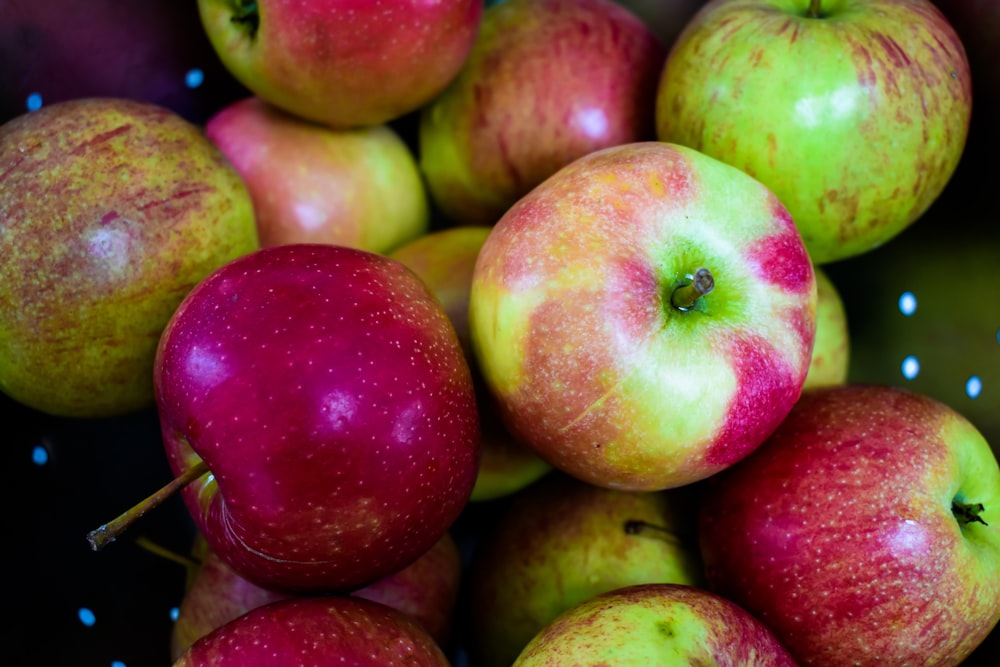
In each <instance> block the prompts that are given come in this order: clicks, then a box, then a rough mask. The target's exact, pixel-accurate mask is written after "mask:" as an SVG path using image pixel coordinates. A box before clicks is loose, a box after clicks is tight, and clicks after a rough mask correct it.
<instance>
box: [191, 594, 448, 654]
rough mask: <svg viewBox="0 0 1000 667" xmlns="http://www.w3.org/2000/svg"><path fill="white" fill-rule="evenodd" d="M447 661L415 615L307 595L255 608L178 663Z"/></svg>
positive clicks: (366, 602) (373, 604) (350, 599)
mask: <svg viewBox="0 0 1000 667" xmlns="http://www.w3.org/2000/svg"><path fill="white" fill-rule="evenodd" d="M334 663H336V664H346V665H354V666H356V667H389V666H394V665H407V666H408V667H449V663H448V660H447V658H446V657H445V655H444V653H443V652H442V651H441V648H440V647H439V646H438V645H437V643H435V641H434V640H433V638H431V636H430V635H429V634H427V631H426V630H424V629H423V628H422V627H421V626H420V625H419V624H418V623H417V622H416V621H414V620H413V619H411V618H410V617H409V616H407V615H406V614H404V613H402V612H400V611H397V610H395V609H392V608H391V607H387V606H385V605H384V604H381V603H378V602H372V601H371V600H363V599H360V598H354V597H346V596H345V597H342V596H332V597H308V598H291V599H286V600H279V601H277V602H272V603H270V604H266V605H264V606H262V607H257V608H256V609H253V610H251V611H249V612H247V613H246V614H244V615H243V616H240V617H239V618H236V619H234V620H232V621H230V622H229V623H227V624H225V625H223V626H222V627H219V628H217V629H216V630H214V631H212V632H211V633H209V634H208V635H206V636H204V637H202V638H201V639H199V640H198V641H197V642H195V643H194V644H193V645H192V646H191V648H189V649H188V650H187V651H186V652H185V653H184V654H182V655H181V657H180V658H178V659H177V660H176V661H175V662H174V667H222V666H224V665H228V666H231V667H245V666H246V665H332V664H334Z"/></svg>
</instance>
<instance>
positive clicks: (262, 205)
mask: <svg viewBox="0 0 1000 667" xmlns="http://www.w3.org/2000/svg"><path fill="white" fill-rule="evenodd" d="M205 135H206V136H207V137H208V138H209V140H211V141H212V142H213V143H214V144H215V145H216V146H218V147H219V149H220V150H221V151H222V153H223V154H224V155H225V156H226V157H227V158H228V159H229V161H230V162H232V164H233V166H234V167H235V168H236V170H237V171H238V172H239V173H240V175H241V176H242V177H243V180H244V182H245V183H246V184H247V189H248V190H249V191H250V195H251V197H252V199H253V204H254V211H255V212H256V217H257V229H258V232H259V234H260V242H261V245H262V246H265V247H266V246H272V245H278V244H281V243H333V244H339V245H347V246H351V247H354V248H361V249H362V250H371V251H373V252H385V251H388V250H390V249H392V248H394V247H396V246H399V245H401V244H403V243H405V242H407V241H410V240H412V239H414V238H416V237H418V236H421V235H422V234H424V233H425V232H426V231H427V228H428V225H429V219H430V210H429V206H428V203H427V195H426V192H425V188H424V183H423V180H422V178H421V175H420V171H419V169H418V167H417V162H416V159H415V158H414V156H413V154H412V153H411V152H410V149H409V147H408V146H407V145H406V144H405V143H404V142H403V140H402V139H401V138H400V137H399V135H398V134H397V133H396V132H395V131H394V130H393V129H392V128H391V127H389V126H388V125H377V126H373V127H365V128H358V129H352V130H333V129H331V128H328V127H326V126H323V125H318V124H316V123H311V122H308V121H305V120H302V119H301V118H298V117H296V116H292V115H290V114H288V113H286V112H284V111H281V110H280V109H278V108H276V107H274V106H272V105H270V104H267V103H266V102H264V101H263V100H261V99H260V98H257V97H248V98H244V99H242V100H239V101H237V102H234V103H233V104H231V105H229V106H227V107H226V108H224V109H222V110H220V111H219V112H218V113H217V114H215V115H214V116H212V118H210V119H209V120H208V122H207V123H206V125H205Z"/></svg>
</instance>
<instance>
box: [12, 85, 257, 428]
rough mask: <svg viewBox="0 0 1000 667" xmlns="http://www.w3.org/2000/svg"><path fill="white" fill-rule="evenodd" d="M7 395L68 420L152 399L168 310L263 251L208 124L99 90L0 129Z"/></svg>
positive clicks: (243, 195)
mask: <svg viewBox="0 0 1000 667" xmlns="http://www.w3.org/2000/svg"><path fill="white" fill-rule="evenodd" d="M0 181H2V183H3V187H2V188H0V257H2V258H3V259H2V261H0V391H3V392H4V393H6V394H8V395H10V396H11V397H12V398H14V399H15V400H17V401H20V402H22V403H24V404H26V405H28V406H30V407H32V408H35V409H37V410H40V411H43V412H47V413H50V414H54V415H60V416H68V417H99V416H112V415H120V414H124V413H127V412H132V411H135V410H139V409H141V408H144V407H150V406H152V404H153V380H152V371H153V358H154V355H155V352H156V345H157V341H158V339H159V337H160V333H161V332H162V331H163V327H164V326H165V325H166V323H167V320H168V319H169V318H170V316H171V315H172V314H173V312H174V309H175V308H177V305H178V304H179V303H180V302H181V299H183V298H184V296H185V295H186V294H187V293H188V291H189V290H190V289H191V288H192V287H194V286H195V284H196V283H198V282H199V281H200V280H201V279H202V278H204V277H205V276H206V275H207V274H208V273H209V272H211V271H212V270H214V269H215V268H217V267H218V266H220V265H221V264H223V263H225V262H226V261H228V260H230V259H233V258H235V257H238V256H241V255H244V254H246V253H249V252H251V251H253V250H256V249H257V247H258V239H257V230H256V228H255V225H254V215H253V206H252V203H251V200H250V196H249V194H248V193H247V190H246V187H245V186H244V184H243V181H242V180H241V179H240V176H239V174H238V173H237V172H236V171H235V170H234V169H233V168H232V166H231V165H230V164H229V163H228V162H227V161H226V160H225V158H224V157H223V155H222V154H221V153H220V152H219V150H218V149H217V148H216V147H215V146H214V145H212V143H211V142H210V141H208V140H207V139H206V138H205V136H204V135H203V134H202V132H201V129H200V128H198V127H197V126H195V125H193V124H191V123H190V122H188V121H187V120H185V119H183V118H182V117H181V116H179V115H178V114H176V113H174V112H172V111H170V110H168V109H165V108H162V107H158V106H155V105H153V104H149V103H145V102H137V101H133V100H125V99H118V98H89V99H80V100H70V101H66V102H60V103H56V104H51V105H47V106H45V107H43V108H41V109H39V110H38V111H33V112H30V113H25V114H22V115H20V116H18V117H17V118H15V119H13V120H10V121H8V122H7V123H5V124H3V125H2V126H0Z"/></svg>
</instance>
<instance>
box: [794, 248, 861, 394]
mask: <svg viewBox="0 0 1000 667" xmlns="http://www.w3.org/2000/svg"><path fill="white" fill-rule="evenodd" d="M813 272H814V273H815V274H816V339H815V342H814V343H813V351H812V357H811V358H810V360H809V372H808V373H807V374H806V381H805V383H803V385H802V388H803V389H811V388H812V387H827V386H830V385H838V384H844V383H846V382H847V375H848V370H849V368H850V360H851V332H850V327H849V326H848V322H847V310H846V309H845V308H844V301H843V300H842V299H841V298H840V292H839V291H838V290H837V286H836V285H835V284H834V283H833V281H832V280H830V276H828V275H827V274H826V272H825V271H824V270H823V269H822V268H820V267H816V266H814V267H813Z"/></svg>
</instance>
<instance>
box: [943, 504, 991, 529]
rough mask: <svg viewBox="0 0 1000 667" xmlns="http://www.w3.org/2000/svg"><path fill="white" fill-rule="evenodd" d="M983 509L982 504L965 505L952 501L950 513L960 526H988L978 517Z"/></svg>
mask: <svg viewBox="0 0 1000 667" xmlns="http://www.w3.org/2000/svg"><path fill="white" fill-rule="evenodd" d="M985 509H986V508H985V507H984V506H983V504H982V503H965V502H961V501H959V500H953V501H952V503H951V512H952V514H954V515H955V518H956V519H957V520H958V523H959V525H961V526H966V525H968V524H970V523H981V524H983V525H984V526H988V525H989V524H988V523H986V520H985V519H983V517H982V516H980V515H981V514H982V512H983V510H985Z"/></svg>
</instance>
